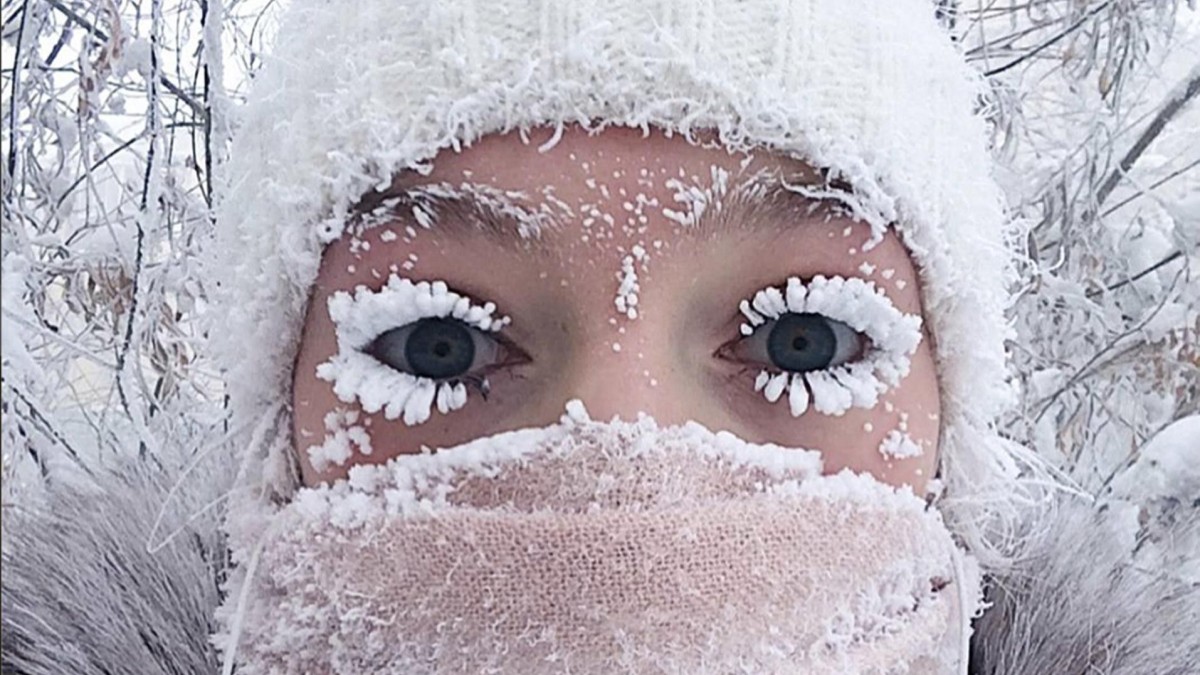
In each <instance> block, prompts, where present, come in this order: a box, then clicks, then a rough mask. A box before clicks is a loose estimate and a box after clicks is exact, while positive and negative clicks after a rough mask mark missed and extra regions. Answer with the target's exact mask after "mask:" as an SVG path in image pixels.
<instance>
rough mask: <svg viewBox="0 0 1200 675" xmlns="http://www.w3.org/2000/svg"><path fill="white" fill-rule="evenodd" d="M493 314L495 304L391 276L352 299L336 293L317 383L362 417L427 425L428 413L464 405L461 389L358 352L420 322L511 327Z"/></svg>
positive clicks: (490, 328) (460, 384)
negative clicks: (331, 350)
mask: <svg viewBox="0 0 1200 675" xmlns="http://www.w3.org/2000/svg"><path fill="white" fill-rule="evenodd" d="M495 312H496V305H495V304H493V303H490V302H488V303H485V304H483V305H478V304H475V303H473V302H472V301H471V299H470V298H468V297H466V296H463V295H459V294H458V293H455V292H454V291H451V290H450V289H449V288H448V287H447V285H446V283H445V282H443V281H434V282H432V283H430V282H428V281H420V282H417V283H413V282H412V281H410V280H408V279H402V278H400V277H399V276H397V275H395V274H392V275H391V276H389V277H388V281H387V285H386V286H384V287H383V288H381V289H380V290H378V291H373V290H371V289H369V288H367V287H366V286H358V287H357V288H355V289H354V294H353V295H351V294H350V293H347V292H345V291H338V292H337V293H334V294H333V295H332V296H330V298H329V317H330V318H331V319H332V320H333V323H334V326H335V328H336V331H337V342H338V353H337V354H335V355H334V356H333V357H332V358H331V359H330V360H328V361H326V362H324V363H322V364H321V365H319V366H317V377H319V378H321V379H323V380H325V381H327V382H332V383H333V392H334V394H336V395H337V397H338V399H339V400H341V401H343V402H345V403H353V402H354V401H355V400H357V401H358V403H359V405H361V406H362V409H363V411H365V412H367V413H370V414H374V413H377V412H379V411H380V410H382V411H383V416H384V417H385V418H387V419H389V420H394V419H396V418H397V417H401V416H403V419H404V423H405V424H407V425H409V426H413V425H416V424H421V423H422V422H425V421H426V420H428V419H429V417H430V416H431V414H432V410H433V408H434V407H436V408H437V410H438V412H440V413H442V414H446V413H449V412H450V411H452V410H458V409H459V408H462V407H463V406H464V405H466V403H467V387H466V384H464V383H463V382H460V381H448V382H436V381H434V380H431V379H429V378H425V377H417V376H415V375H411V374H409V373H403V372H400V371H398V370H396V369H394V368H390V367H388V366H387V365H385V364H383V363H380V362H379V361H378V360H377V359H375V358H374V357H372V356H369V355H367V354H365V353H364V352H363V350H364V349H365V348H366V347H367V346H368V345H370V344H371V342H372V341H374V340H375V338H376V337H378V336H379V335H381V334H382V333H384V332H386V331H388V330H391V329H393V328H396V327H399V326H405V325H408V324H410V323H413V322H414V321H419V320H421V319H428V318H446V317H451V318H455V319H458V320H460V321H462V322H463V323H466V324H467V325H469V326H473V327H475V328H478V329H479V330H483V331H493V332H495V331H499V330H500V329H501V328H503V327H504V326H507V325H508V324H509V323H511V319H510V318H509V317H507V316H505V317H495V316H494V314H495ZM485 386H486V382H485Z"/></svg>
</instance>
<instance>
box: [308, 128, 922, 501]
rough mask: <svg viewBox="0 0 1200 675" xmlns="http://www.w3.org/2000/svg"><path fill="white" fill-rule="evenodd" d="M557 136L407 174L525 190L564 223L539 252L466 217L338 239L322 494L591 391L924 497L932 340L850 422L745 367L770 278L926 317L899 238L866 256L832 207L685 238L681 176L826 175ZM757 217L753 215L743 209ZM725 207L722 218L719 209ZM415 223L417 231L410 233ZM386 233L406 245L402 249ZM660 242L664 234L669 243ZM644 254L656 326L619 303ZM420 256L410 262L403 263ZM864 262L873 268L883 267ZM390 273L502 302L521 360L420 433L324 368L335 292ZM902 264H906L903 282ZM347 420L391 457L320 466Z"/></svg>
mask: <svg viewBox="0 0 1200 675" xmlns="http://www.w3.org/2000/svg"><path fill="white" fill-rule="evenodd" d="M550 136H551V134H550V131H548V130H540V131H539V133H532V134H530V136H529V140H528V142H524V141H522V139H521V138H520V137H519V135H517V134H509V135H504V136H489V137H486V138H484V139H482V140H480V141H479V142H477V143H475V144H474V145H472V146H471V147H469V148H465V149H463V150H462V151H461V152H454V151H446V152H443V153H441V154H440V155H439V156H438V157H437V158H436V161H435V163H434V169H433V171H432V173H431V174H430V175H429V176H416V175H411V176H405V177H402V180H403V181H404V182H406V185H408V186H412V185H421V184H431V183H438V182H442V181H444V182H448V183H452V184H454V185H461V184H464V183H466V184H470V185H474V186H487V187H490V188H498V189H500V190H506V191H519V192H520V193H522V195H521V196H519V197H515V198H514V200H515V201H516V202H517V203H519V204H521V205H524V206H525V207H527V208H529V209H537V208H538V207H539V206H540V205H543V204H550V206H549V207H548V208H549V210H550V211H551V212H553V214H554V220H555V225H554V226H552V227H543V228H542V232H541V234H540V236H538V237H537V238H536V244H535V243H533V242H534V241H535V240H529V239H525V240H523V239H521V238H520V237H519V236H516V235H515V233H514V235H513V237H512V241H511V242H509V243H508V244H505V243H503V242H497V241H495V240H494V238H489V237H484V236H462V233H461V230H463V229H464V228H462V227H458V228H453V227H450V226H448V225H447V224H446V223H447V221H446V219H447V218H452V217H455V216H454V215H453V214H443V215H442V216H441V218H440V219H439V222H438V224H435V225H434V226H433V227H432V228H430V229H424V228H421V227H419V226H416V225H417V224H416V223H414V222H412V218H411V216H409V217H407V218H406V217H404V215H403V214H401V215H400V216H397V218H396V219H395V220H394V221H392V222H389V223H387V224H385V225H381V226H377V227H373V228H371V229H368V230H366V231H365V232H363V233H362V234H361V235H360V236H359V237H358V239H359V240H360V241H359V242H358V243H355V242H353V239H354V237H350V236H343V237H342V238H341V239H340V240H338V241H336V242H334V243H332V244H330V245H329V246H328V247H327V249H326V251H325V254H324V257H323V259H322V263H321V268H320V272H319V275H318V277H317V281H316V285H315V287H314V290H313V294H312V298H311V302H310V305H309V311H308V315H307V318H306V322H305V326H304V333H303V338H302V343H301V347H300V350H299V354H298V356H297V360H296V368H295V371H294V373H295V374H294V381H293V401H292V402H293V406H294V415H293V423H294V427H293V432H294V439H295V441H296V443H295V444H296V448H297V452H298V456H299V461H300V466H301V468H302V474H303V479H304V482H305V484H307V485H315V484H319V483H322V482H326V481H331V480H336V479H338V478H343V477H345V476H346V473H347V471H348V469H349V468H350V466H352V465H353V464H355V463H365V462H370V463H380V462H385V461H387V460H388V459H390V458H392V457H395V456H397V455H400V454H405V453H415V452H419V451H420V450H421V448H422V446H428V447H430V448H441V447H449V446H453V445H456V444H460V443H463V442H466V441H469V440H472V439H475V438H478V437H481V436H486V435H490V434H494V433H499V432H502V431H508V430H513V429H518V428H524V427H533V426H545V425H548V424H552V423H554V422H556V421H557V420H558V419H559V417H560V416H561V415H562V413H563V409H564V405H565V403H566V402H567V401H568V400H570V399H574V398H578V399H581V400H582V401H583V402H584V404H585V405H586V407H587V409H588V411H589V413H590V414H591V416H592V418H593V419H601V420H606V419H610V418H612V417H613V416H620V417H621V418H623V419H635V418H636V416H637V414H638V413H639V412H641V413H646V414H649V415H651V416H652V417H654V418H655V419H656V420H657V421H658V423H659V424H660V425H668V424H678V423H683V422H685V421H688V420H694V421H696V422H699V423H701V424H703V425H705V426H706V427H708V428H709V429H712V430H714V431H716V430H727V431H729V432H732V433H734V434H736V435H738V436H740V437H741V438H744V439H746V440H748V441H751V442H757V443H763V442H771V443H775V444H779V445H783V446H788V447H800V448H807V449H813V450H820V451H821V452H822V455H823V459H824V466H825V470H826V472H828V473H836V472H838V471H840V470H842V469H845V468H849V469H852V470H854V471H858V472H864V471H865V472H869V473H871V474H873V475H874V476H875V477H876V478H878V479H879V480H881V481H884V482H886V483H889V484H893V485H904V484H907V485H911V486H912V487H913V489H914V490H915V491H916V492H917V493H918V494H922V493H923V491H924V490H925V484H926V480H927V479H928V478H929V477H931V476H932V475H933V474H934V471H935V468H936V460H937V445H938V429H939V423H938V415H939V393H938V385H937V377H936V371H935V368H934V361H933V356H932V351H931V341H930V340H929V339H928V336H925V337H923V339H922V341H921V345H920V347H919V348H918V350H917V352H916V353H915V354H914V355H913V357H912V365H911V370H910V373H909V374H908V375H907V377H905V378H904V379H903V380H902V382H901V383H900V385H899V386H898V387H892V388H890V389H889V390H888V392H887V393H886V394H884V395H883V396H881V397H880V403H879V405H877V406H876V407H875V408H872V409H870V410H863V409H859V408H851V409H850V410H849V411H848V412H847V413H846V414H844V415H842V416H831V415H824V414H821V413H818V412H816V411H815V410H812V409H811V408H810V409H809V410H808V411H807V412H805V413H804V414H803V415H801V416H800V417H793V416H792V415H791V412H790V410H789V408H788V405H787V397H786V394H785V396H784V398H783V400H781V401H779V402H777V403H769V402H768V401H767V400H766V399H765V398H764V397H763V395H762V394H761V393H757V392H755V391H754V387H753V383H754V378H755V375H757V373H758V372H759V371H760V370H761V369H762V366H761V365H760V364H753V363H751V364H748V363H746V362H744V360H743V359H744V356H745V351H746V350H745V349H744V346H745V345H744V343H739V342H738V341H739V340H740V339H741V338H742V336H741V334H740V333H739V331H738V328H739V326H740V325H741V323H742V322H743V321H744V320H745V319H744V317H743V316H742V315H741V314H740V313H739V312H738V303H739V302H740V301H742V300H743V299H748V298H752V297H753V295H754V293H755V292H757V291H758V290H760V289H762V288H765V287H767V286H776V287H781V286H782V285H783V284H784V283H785V282H786V280H787V278H788V277H792V276H798V277H800V278H802V279H808V278H811V277H812V276H814V275H818V274H823V275H826V276H831V275H840V276H843V277H846V278H850V277H860V278H864V279H867V280H871V281H874V282H875V283H876V284H877V285H878V286H879V287H880V288H881V289H882V290H883V291H884V293H885V294H886V295H887V297H888V298H889V299H890V300H891V302H892V303H893V304H894V305H895V306H896V307H897V308H898V309H900V310H901V311H902V312H904V313H907V314H917V315H920V314H921V303H920V292H919V285H918V279H917V274H916V271H915V269H914V266H913V263H912V262H911V260H910V258H909V255H908V253H907V251H906V249H905V248H904V246H903V244H902V243H901V242H900V240H899V239H898V238H897V237H896V235H895V234H894V233H892V232H890V231H889V232H888V233H887V234H886V235H885V237H884V238H883V240H882V241H881V242H879V244H878V245H877V246H874V247H873V248H870V250H868V251H864V250H863V248H864V246H863V244H864V242H866V241H867V240H868V239H869V236H870V228H869V226H867V225H866V224H863V223H857V222H854V221H853V220H852V219H851V218H849V217H847V216H843V215H838V214H837V213H830V212H829V210H828V209H821V210H818V211H817V213H816V214H814V215H812V216H809V215H807V212H806V211H803V210H800V211H793V212H792V213H791V215H790V216H787V217H780V216H778V215H775V216H772V217H771V218H769V220H773V221H774V222H755V223H753V224H752V225H743V226H736V225H735V226H728V227H724V228H721V227H685V226H681V225H680V224H679V223H678V222H675V221H674V220H671V219H670V218H668V217H667V216H666V215H665V214H664V212H663V207H664V206H665V207H667V208H675V209H676V210H680V209H682V208H684V207H681V206H680V205H679V204H678V203H677V202H676V201H675V198H674V197H675V194H676V191H677V190H676V188H673V187H668V186H667V185H666V182H667V179H668V178H677V177H678V176H679V175H680V170H682V171H683V174H684V175H686V176H688V177H689V178H688V179H685V180H684V181H683V182H684V184H691V183H692V182H693V181H692V180H691V178H690V177H692V176H696V177H701V178H702V180H700V181H699V185H700V186H701V187H705V186H708V185H711V180H710V178H709V177H710V176H711V171H712V167H714V166H718V167H722V168H724V169H725V170H726V171H728V172H729V176H730V177H729V181H728V183H729V186H730V187H731V188H734V187H736V186H738V185H741V184H744V183H745V182H746V181H749V180H751V179H753V178H754V177H756V176H762V175H763V172H764V171H765V172H769V173H771V174H778V175H783V176H787V177H789V181H790V182H795V181H796V180H811V179H812V178H813V176H814V172H813V171H812V170H811V169H810V168H808V167H806V166H805V165H803V164H801V163H799V162H797V161H795V160H791V159H787V158H782V157H779V156H775V155H772V154H770V153H768V152H766V151H760V152H758V153H755V154H754V155H753V156H752V157H748V156H747V155H744V154H737V153H729V152H727V151H726V150H725V149H723V148H721V147H719V146H717V144H715V143H712V142H709V143H703V144H692V143H689V142H688V141H686V140H685V139H683V138H680V137H678V136H676V137H673V138H668V137H666V136H664V135H662V134H659V133H652V134H650V135H649V136H643V134H642V132H641V131H640V130H630V129H615V128H614V129H608V130H605V131H603V132H601V133H598V134H591V135H589V134H588V133H587V132H586V131H584V130H581V129H576V128H568V129H567V130H566V131H565V132H564V133H563V135H562V138H561V140H560V141H559V142H558V143H557V144H556V145H554V146H553V147H552V148H551V149H549V150H546V151H540V150H539V145H541V144H543V143H544V142H545V141H547V140H548V139H549V138H550ZM546 194H550V195H551V197H552V198H551V199H548V198H546V196H545V195H546ZM639 194H642V195H644V196H645V197H646V198H647V199H657V201H658V204H659V206H657V207H645V208H644V209H643V211H642V215H643V216H644V218H643V219H642V220H638V219H637V217H636V216H635V215H634V214H633V213H631V212H630V211H629V210H627V209H626V208H625V203H626V202H633V201H635V196H636V195H639ZM606 195H607V196H606ZM564 205H565V207H566V208H564ZM593 208H594V209H595V210H598V211H599V212H600V213H601V214H609V215H611V216H612V217H613V219H614V226H609V225H608V224H607V223H605V222H604V220H603V218H600V219H594V222H590V223H589V224H587V225H585V224H584V220H585V218H586V217H587V215H586V214H588V213H591V212H592V209H593ZM567 209H569V212H568V210H567ZM747 210H752V209H750V208H749V207H745V208H743V209H742V211H737V212H736V213H735V214H734V215H735V217H740V216H738V214H741V213H742V212H743V211H747ZM730 212H731V213H733V212H734V210H733V209H730ZM707 213H708V215H709V216H710V217H715V216H714V213H715V211H714V209H712V208H710V209H709V210H708V211H707ZM760 215H761V214H760ZM754 220H756V221H761V220H763V218H761V217H756V218H754ZM406 227H413V229H414V230H415V231H416V236H415V237H409V236H407V235H406V233H405V232H406ZM514 229H515V228H514ZM451 230H457V231H453V232H452V231H451ZM386 231H391V232H394V233H395V234H397V235H399V236H397V237H395V238H392V237H391V236H390V235H387V236H386V239H387V240H385V236H384V235H383V233H384V232H386ZM364 241H365V242H367V243H368V244H369V248H366V247H364V246H362V243H361V242H364ZM656 241H657V242H661V244H660V245H659V246H657V247H656V246H655V244H654V242H656ZM637 244H640V245H642V246H643V247H644V248H645V249H646V250H647V251H648V252H649V254H650V255H649V260H648V269H647V270H643V269H642V268H641V266H640V265H639V266H638V277H639V283H640V286H641V289H640V293H639V303H638V305H637V308H638V310H639V311H640V316H639V318H637V319H636V320H629V319H627V318H625V317H623V316H621V315H619V314H618V312H617V311H616V308H615V306H614V297H615V295H616V288H617V280H616V279H617V274H618V273H619V272H620V270H621V261H622V259H623V258H624V257H625V256H626V255H629V253H630V251H631V249H632V247H633V246H634V245H637ZM412 256H415V258H414V257H412ZM414 260H415V262H411V261H414ZM405 261H410V264H411V269H404V268H403V267H402V264H403V263H404V262H405ZM864 263H867V264H868V265H870V266H873V267H874V270H875V271H874V272H873V273H871V274H865V273H864V271H865V270H868V269H869V268H868V267H864V266H863V264H864ZM390 268H394V269H396V270H398V271H399V273H400V275H401V276H403V277H406V278H410V279H413V280H414V281H416V280H429V281H433V280H443V281H445V282H446V283H447V284H448V285H449V286H450V288H451V289H452V290H455V291H457V292H460V293H463V294H466V295H468V296H470V297H471V299H472V300H473V301H475V302H476V303H478V304H483V303H484V302H487V301H491V302H494V303H495V304H496V305H497V307H498V310H497V315H507V316H509V317H511V318H512V323H511V324H510V325H509V326H507V327H506V328H505V329H504V331H503V332H502V335H503V336H504V339H505V340H506V341H508V343H509V344H510V345H512V349H505V350H503V351H504V355H503V356H502V360H503V361H504V362H503V363H502V364H498V366H497V367H496V368H495V369H494V370H493V372H490V373H489V374H488V378H487V379H488V381H489V384H490V394H489V396H488V398H487V400H484V399H483V397H482V396H481V395H480V394H479V392H478V391H475V390H472V391H471V392H470V394H469V396H468V402H467V404H466V406H465V407H464V408H462V409H460V410H457V411H452V412H450V413H449V414H446V415H442V414H440V413H438V412H437V411H436V410H435V411H434V412H433V415H432V417H431V418H430V419H429V420H428V421H427V422H425V423H423V424H420V425H416V426H412V427H409V426H406V425H405V424H404V423H403V422H402V421H401V420H399V419H396V420H391V421H389V420H386V419H385V418H384V416H383V414H382V413H379V414H375V415H366V414H365V413H363V412H362V411H361V409H359V407H358V405H357V403H356V402H355V403H345V402H342V401H339V400H338V399H337V397H336V396H335V395H334V393H333V388H332V384H331V383H329V382H327V381H324V380H322V379H319V378H318V377H317V376H316V374H315V373H316V369H317V366H318V364H320V363H322V362H324V361H327V360H329V359H330V358H331V357H332V356H333V355H334V354H336V353H337V341H336V332H335V326H334V324H333V322H332V321H331V320H330V317H329V313H328V309H327V301H328V299H329V297H330V295H331V294H333V293H335V292H337V291H352V290H353V289H354V288H355V287H356V286H359V285H366V286H368V287H369V288H372V289H378V288H380V287H381V286H383V285H384V284H385V283H386V280H387V277H388V275H389V269H390ZM885 270H891V271H892V272H891V273H889V274H887V275H886V278H885V275H884V271H885ZM614 343H617V344H619V345H620V347H619V349H620V351H615V350H614V346H613V345H614ZM739 345H740V346H739ZM334 410H359V415H360V417H359V423H364V421H365V423H366V424H367V425H368V426H367V430H368V432H369V434H370V436H371V442H372V446H373V451H372V453H371V454H370V455H369V456H364V455H361V454H359V453H357V452H356V453H355V454H354V456H353V457H352V458H351V460H350V461H349V462H347V463H346V464H345V465H342V466H330V467H328V468H327V469H326V470H324V471H321V472H318V471H316V470H314V468H313V466H312V465H311V463H310V462H309V459H308V453H307V452H306V450H307V448H309V447H310V446H312V445H314V444H320V443H322V442H323V441H324V438H325V433H326V431H325V427H324V423H323V420H324V419H325V416H326V414H327V413H329V412H330V411H334ZM900 428H902V429H905V430H906V433H907V434H908V435H909V437H911V438H912V439H913V440H914V441H916V442H917V443H918V444H919V445H920V446H921V447H922V448H923V452H922V453H921V455H920V456H918V457H914V458H908V459H897V458H892V457H886V456H884V454H882V453H881V452H880V451H879V447H880V444H881V443H882V441H883V439H884V438H885V437H886V436H887V435H888V433H889V432H891V431H893V430H896V429H900Z"/></svg>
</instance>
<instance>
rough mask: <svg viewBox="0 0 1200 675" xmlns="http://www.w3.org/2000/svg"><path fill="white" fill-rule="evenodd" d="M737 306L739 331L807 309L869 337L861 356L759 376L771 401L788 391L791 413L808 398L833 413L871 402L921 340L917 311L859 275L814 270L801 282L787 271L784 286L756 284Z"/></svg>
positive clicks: (895, 378)
mask: <svg viewBox="0 0 1200 675" xmlns="http://www.w3.org/2000/svg"><path fill="white" fill-rule="evenodd" d="M738 309H739V310H740V311H741V313H742V315H743V316H745V317H746V319H747V320H748V323H743V324H742V325H741V333H742V335H744V336H751V335H753V334H754V333H755V331H756V330H766V328H763V326H765V325H766V323H767V322H768V321H771V320H775V319H778V318H779V317H781V316H783V315H785V314H788V313H795V314H801V313H812V314H820V315H822V316H825V317H828V318H830V319H833V320H835V321H839V322H841V323H843V324H846V325H847V326H849V327H850V328H852V329H853V330H854V331H856V332H858V333H860V334H862V335H865V336H866V338H867V339H868V340H869V343H870V344H869V346H868V347H867V349H866V351H865V353H864V354H863V356H862V357H861V359H860V360H858V361H854V362H847V363H842V364H838V365H835V366H833V367H831V368H829V369H828V371H813V372H808V373H804V374H803V375H802V377H793V378H791V379H790V380H788V378H787V377H785V375H787V374H786V373H781V374H779V375H775V376H772V375H771V374H770V373H769V372H768V373H763V374H760V375H759V376H758V379H756V380H755V391H760V390H761V391H762V392H763V396H764V397H765V398H766V399H767V401H769V402H771V403H775V402H776V401H778V400H779V399H780V398H781V396H782V394H783V392H784V391H787V392H788V393H789V396H788V401H789V407H790V409H791V411H792V415H794V416H797V417H798V416H800V415H802V414H804V412H805V411H806V410H808V408H809V404H810V402H811V406H812V409H813V410H816V411H817V412H819V413H822V414H825V415H833V416H840V415H843V414H845V413H846V411H848V410H849V409H850V408H851V407H855V408H862V409H870V408H873V407H875V405H876V403H877V402H878V400H879V396H880V395H881V394H883V393H885V392H887V391H888V390H889V389H890V388H891V387H894V386H897V385H898V384H899V383H900V380H901V379H903V377H904V376H905V375H907V374H908V371H909V367H910V363H911V358H912V355H913V353H914V352H915V351H916V349H917V347H918V346H919V345H920V342H921V317H920V316H917V315H914V314H904V313H903V312H901V311H900V310H899V309H897V308H896V306H895V305H894V304H892V301H891V300H890V299H889V298H888V297H887V295H886V294H885V293H884V292H883V291H881V290H879V289H878V288H876V286H875V284H874V283H873V282H870V281H864V280H863V279H859V278H853V277H852V278H849V279H846V278H843V277H840V276H832V277H825V276H821V275H818V276H815V277H813V278H812V279H811V280H809V281H808V282H804V281H802V280H801V279H799V278H798V277H790V278H789V279H788V280H787V282H786V284H785V287H784V290H782V291H781V290H780V289H778V288H775V287H767V288H764V289H761V290H759V291H757V292H756V293H755V294H754V295H753V296H752V298H750V299H748V300H742V301H741V303H740V304H739V305H738ZM843 330H844V329H843ZM764 378H770V379H769V380H767V379H764ZM806 385H807V387H808V389H809V391H808V392H807V393H800V392H798V391H797V392H794V393H793V391H792V390H793V389H796V388H803V387H804V386H806Z"/></svg>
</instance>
